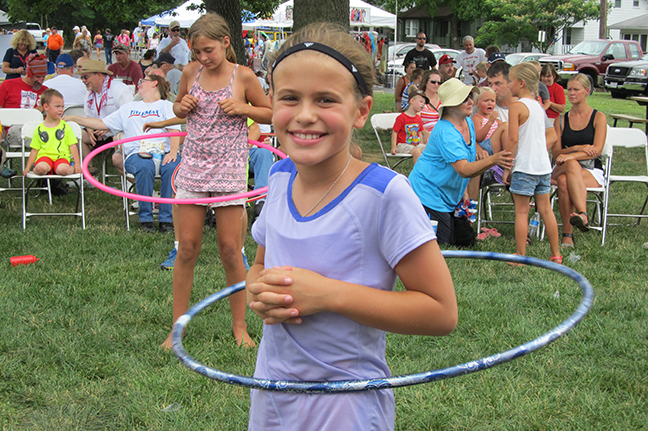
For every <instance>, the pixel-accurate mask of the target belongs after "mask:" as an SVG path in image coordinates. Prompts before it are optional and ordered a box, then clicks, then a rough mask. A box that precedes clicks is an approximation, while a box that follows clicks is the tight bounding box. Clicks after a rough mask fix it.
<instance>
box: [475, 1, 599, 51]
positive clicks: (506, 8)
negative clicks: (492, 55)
mask: <svg viewBox="0 0 648 431" xmlns="http://www.w3.org/2000/svg"><path fill="white" fill-rule="evenodd" d="M484 4H485V6H486V7H487V8H488V9H489V10H490V11H491V14H490V19H489V21H487V22H486V23H485V24H484V25H483V26H482V27H481V29H480V30H479V34H478V37H477V43H478V44H480V45H487V44H498V45H501V44H509V45H517V44H518V43H519V42H520V40H523V39H526V40H528V41H529V43H530V44H531V45H532V46H534V47H535V48H537V49H538V50H540V51H542V52H546V51H547V49H548V48H549V46H550V45H551V44H552V43H553V41H554V38H555V37H556V35H557V34H560V33H561V32H562V31H563V30H564V29H565V28H568V27H569V26H571V25H573V24H574V23H576V22H579V21H583V20H588V19H598V18H599V2H593V1H589V0H485V1H484ZM539 31H545V32H546V39H545V42H539V41H538V32H539Z"/></svg>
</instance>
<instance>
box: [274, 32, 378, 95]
mask: <svg viewBox="0 0 648 431" xmlns="http://www.w3.org/2000/svg"><path fill="white" fill-rule="evenodd" d="M305 49H312V50H313V51H318V52H321V53H322V54H326V55H328V56H329V57H332V58H334V59H336V60H337V61H338V62H339V63H340V64H342V66H344V67H346V68H347V70H348V71H349V72H351V74H352V75H353V77H354V78H355V80H356V82H357V83H358V87H360V93H362V95H363V96H367V95H368V94H369V91H368V90H367V83H366V82H365V80H364V78H363V77H362V74H361V73H360V72H359V71H358V69H357V68H356V67H355V65H354V64H353V63H351V60H349V59H348V58H346V57H345V56H343V55H342V54H340V53H339V52H337V51H336V50H334V49H333V48H331V47H329V46H326V45H322V44H321V43H317V42H304V43H298V44H297V45H293V46H291V47H290V48H288V49H287V50H285V51H284V52H282V53H281V55H280V56H279V57H277V59H276V60H275V62H274V63H273V64H272V70H273V71H274V69H275V67H277V65H278V64H279V63H280V62H281V61H282V60H283V59H284V58H286V57H288V56H289V55H292V54H294V53H296V52H299V51H303V50H305Z"/></svg>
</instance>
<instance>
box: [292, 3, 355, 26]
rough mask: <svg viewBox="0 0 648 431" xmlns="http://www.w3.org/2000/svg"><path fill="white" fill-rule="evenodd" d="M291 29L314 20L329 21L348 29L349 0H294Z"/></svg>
mask: <svg viewBox="0 0 648 431" xmlns="http://www.w3.org/2000/svg"><path fill="white" fill-rule="evenodd" d="M293 17H294V19H293V31H297V30H299V29H300V28H302V27H305V26H307V25H308V24H311V23H314V22H331V23H334V24H339V25H341V26H342V27H344V28H346V29H347V30H348V29H349V0H329V1H326V2H324V1H321V0H295V7H294V10H293Z"/></svg>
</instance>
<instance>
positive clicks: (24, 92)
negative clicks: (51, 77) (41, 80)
mask: <svg viewBox="0 0 648 431" xmlns="http://www.w3.org/2000/svg"><path fill="white" fill-rule="evenodd" d="M45 90H47V87H45V86H44V85H41V88H40V89H38V90H34V88H33V87H32V86H31V85H27V84H25V81H23V80H22V78H20V79H7V80H5V81H4V82H3V83H2V85H0V107H2V108H35V107H36V106H38V105H40V95H41V94H43V92H44V91H45Z"/></svg>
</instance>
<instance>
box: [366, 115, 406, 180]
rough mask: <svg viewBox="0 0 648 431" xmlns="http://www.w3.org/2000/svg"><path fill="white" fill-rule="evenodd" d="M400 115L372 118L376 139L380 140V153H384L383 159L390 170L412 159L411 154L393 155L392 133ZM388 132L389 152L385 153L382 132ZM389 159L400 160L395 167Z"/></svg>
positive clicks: (373, 116) (375, 116) (374, 116)
mask: <svg viewBox="0 0 648 431" xmlns="http://www.w3.org/2000/svg"><path fill="white" fill-rule="evenodd" d="M399 115H400V114H399V113H388V114H374V115H372V116H371V127H373V129H374V133H375V134H376V138H377V139H378V144H380V151H382V154H383V157H384V158H385V164H386V165H387V167H388V168H390V169H394V168H395V167H396V166H398V165H400V164H401V163H402V162H404V161H405V160H407V159H411V158H412V155H411V154H404V153H397V154H392V153H391V131H392V129H393V127H394V123H395V122H396V118H397V117H398V116H399ZM384 131H388V132H389V141H388V142H389V150H388V151H385V147H384V145H383V142H382V139H380V132H384ZM389 159H399V160H398V161H397V162H396V163H395V164H394V165H393V166H392V165H391V164H390V163H389Z"/></svg>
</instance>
